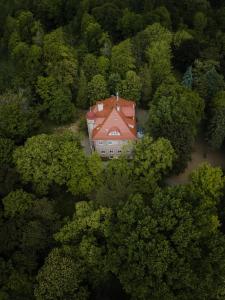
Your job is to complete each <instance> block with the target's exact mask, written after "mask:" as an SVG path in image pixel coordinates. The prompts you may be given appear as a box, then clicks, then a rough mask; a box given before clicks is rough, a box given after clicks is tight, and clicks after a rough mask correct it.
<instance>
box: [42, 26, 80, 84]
mask: <svg viewBox="0 0 225 300" xmlns="http://www.w3.org/2000/svg"><path fill="white" fill-rule="evenodd" d="M43 51H44V58H45V71H46V73H47V75H48V76H51V77H53V78H54V79H55V80H56V81H57V82H58V83H60V84H61V85H62V86H65V87H70V88H71V87H73V85H75V84H77V81H78V76H77V69H78V65H77V60H76V57H75V53H74V50H73V49H72V48H71V47H69V46H68V45H67V43H66V42H65V37H64V32H63V30H62V28H58V29H56V30H54V31H52V32H51V33H49V34H46V35H45V37H44V47H43Z"/></svg>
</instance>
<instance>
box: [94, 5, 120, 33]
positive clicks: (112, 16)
mask: <svg viewBox="0 0 225 300" xmlns="http://www.w3.org/2000/svg"><path fill="white" fill-rule="evenodd" d="M92 14H93V16H94V17H95V18H96V20H97V21H98V22H99V23H100V24H101V26H102V27H103V29H104V30H105V31H107V32H109V33H110V34H111V35H113V36H116V34H117V22H118V17H120V16H121V11H120V9H119V8H118V7H117V6H116V5H115V4H114V3H109V2H106V3H103V5H101V6H97V7H94V8H93V10H92Z"/></svg>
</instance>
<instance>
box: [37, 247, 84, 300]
mask: <svg viewBox="0 0 225 300" xmlns="http://www.w3.org/2000/svg"><path fill="white" fill-rule="evenodd" d="M66 252H67V251H63V250H62V249H57V248H56V249H54V250H52V252H50V254H49V256H48V257H47V259H46V261H45V264H44V266H43V267H42V269H41V270H40V271H39V274H38V276H37V280H38V285H37V287H36V289H35V297H36V299H37V300H41V299H46V300H47V299H48V300H51V299H56V298H58V299H63V298H65V297H67V298H68V297H69V299H71V300H72V299H74V300H75V299H77V300H85V299H88V288H87V287H86V285H85V282H84V274H85V273H84V272H85V265H84V263H82V261H79V260H77V258H75V257H74V259H73V258H71V257H70V256H69V255H68V254H67V253H66ZM82 285H83V286H82Z"/></svg>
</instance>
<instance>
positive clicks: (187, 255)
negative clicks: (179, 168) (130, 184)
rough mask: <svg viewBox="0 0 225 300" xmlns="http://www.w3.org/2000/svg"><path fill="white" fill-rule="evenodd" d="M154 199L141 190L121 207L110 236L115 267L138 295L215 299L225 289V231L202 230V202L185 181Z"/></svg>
mask: <svg viewBox="0 0 225 300" xmlns="http://www.w3.org/2000/svg"><path fill="white" fill-rule="evenodd" d="M149 200H150V201H149V202H148V203H149V205H148V206H146V205H145V204H144V201H143V199H142V198H141V197H140V196H138V195H136V196H134V197H133V198H132V199H130V201H127V202H126V203H125V204H124V205H122V206H120V207H118V210H117V212H116V218H117V221H116V222H115V225H114V226H113V227H112V231H111V232H110V235H109V238H108V249H109V250H108V256H109V257H108V262H109V264H110V268H111V269H112V271H113V273H114V274H116V276H117V277H118V278H119V280H120V282H121V283H122V286H123V288H124V289H125V291H126V292H127V293H129V294H130V295H131V296H132V298H134V299H149V298H152V299H191V298H193V297H194V298H195V299H199V300H200V299H202V297H205V298H211V299H213V297H215V295H218V294H220V292H221V291H223V289H224V283H223V279H224V270H223V268H224V263H225V251H224V243H225V239H224V236H223V235H222V234H221V233H220V232H219V231H218V230H215V231H214V232H213V233H212V232H208V233H206V234H205V232H204V231H202V230H204V225H205V224H204V223H201V222H199V219H198V215H197V214H195V212H196V211H197V210H199V209H200V208H199V206H198V207H196V208H195V204H194V202H192V198H191V197H190V194H189V192H188V191H187V190H185V187H183V186H177V187H172V188H168V189H165V190H164V191H160V190H159V191H158V192H157V193H156V194H155V196H154V197H153V198H151V199H149ZM193 210H194V211H195V212H193ZM204 215H205V217H206V218H207V216H209V215H208V214H207V212H204ZM202 234H203V235H202ZM219 245H220V246H219ZM220 247H221V248H220ZM206 249H207V250H206ZM205 250H206V251H205ZM149 254H150V255H149ZM196 262H198V263H196ZM220 264H221V265H220ZM217 268H219V269H220V272H222V274H223V275H222V277H220V276H218V270H217ZM209 270H210V271H209ZM220 275H221V273H220ZM209 278H210V279H209ZM214 280H216V283H217V284H216V287H215V286H214V283H213V282H214ZM217 280H218V281H217ZM222 293H223V292H222Z"/></svg>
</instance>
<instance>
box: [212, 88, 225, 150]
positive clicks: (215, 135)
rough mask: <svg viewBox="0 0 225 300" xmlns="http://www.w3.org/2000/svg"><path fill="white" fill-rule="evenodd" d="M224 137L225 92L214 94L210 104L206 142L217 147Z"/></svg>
mask: <svg viewBox="0 0 225 300" xmlns="http://www.w3.org/2000/svg"><path fill="white" fill-rule="evenodd" d="M224 138H225V92H221V93H219V94H217V95H216V97H215V98H214V99H213V101H212V105H211V119H210V120H209V126H208V142H209V145H210V146H211V147H212V148H214V149H219V148H220V147H221V146H222V144H223V141H224Z"/></svg>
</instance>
